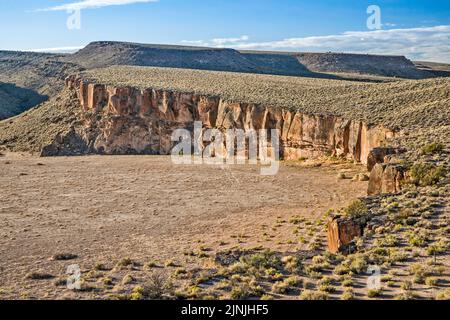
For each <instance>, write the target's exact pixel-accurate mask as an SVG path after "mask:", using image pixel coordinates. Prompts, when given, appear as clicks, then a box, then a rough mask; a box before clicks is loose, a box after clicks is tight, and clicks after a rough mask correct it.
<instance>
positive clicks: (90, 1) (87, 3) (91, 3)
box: [38, 0, 158, 11]
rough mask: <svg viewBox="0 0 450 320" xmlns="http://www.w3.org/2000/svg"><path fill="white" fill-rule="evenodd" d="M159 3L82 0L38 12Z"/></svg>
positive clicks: (135, 0)
mask: <svg viewBox="0 0 450 320" xmlns="http://www.w3.org/2000/svg"><path fill="white" fill-rule="evenodd" d="M157 1H158V0H81V1H77V2H71V3H66V4H62V5H59V6H54V7H50V8H45V9H39V10H38V11H74V10H83V9H97V8H102V7H108V6H121V5H127V4H133V3H147V2H157Z"/></svg>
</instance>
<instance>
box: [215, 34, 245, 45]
mask: <svg viewBox="0 0 450 320" xmlns="http://www.w3.org/2000/svg"><path fill="white" fill-rule="evenodd" d="M248 40H249V37H248V36H241V37H239V38H217V39H212V40H211V42H212V43H213V44H214V45H216V46H223V45H230V44H234V43H236V44H237V43H240V42H245V41H248Z"/></svg>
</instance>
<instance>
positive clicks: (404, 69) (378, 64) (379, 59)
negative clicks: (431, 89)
mask: <svg viewBox="0 0 450 320" xmlns="http://www.w3.org/2000/svg"><path fill="white" fill-rule="evenodd" d="M295 56H296V57H297V59H298V61H299V62H300V63H301V64H303V65H304V66H305V67H306V68H308V69H309V70H311V71H315V72H332V73H359V74H372V75H379V76H385V77H399V78H408V79H422V78H427V77H430V76H432V75H431V74H430V73H428V72H427V71H425V70H419V69H417V68H416V66H415V65H414V63H413V62H412V61H410V60H408V59H406V58H405V57H403V56H384V55H368V54H349V53H333V52H329V53H298V54H295Z"/></svg>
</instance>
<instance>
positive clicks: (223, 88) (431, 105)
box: [82, 66, 450, 129]
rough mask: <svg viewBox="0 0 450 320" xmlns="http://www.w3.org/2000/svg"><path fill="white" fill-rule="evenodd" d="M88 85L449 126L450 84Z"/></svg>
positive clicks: (247, 81) (133, 71)
mask: <svg viewBox="0 0 450 320" xmlns="http://www.w3.org/2000/svg"><path fill="white" fill-rule="evenodd" d="M82 77H84V78H85V79H86V80H88V81H89V82H95V83H99V84H106V85H112V86H115V87H120V86H131V87H138V88H141V89H147V88H154V89H165V90H172V91H178V92H185V93H197V94H204V95H210V96H220V97H221V98H224V99H227V100H229V101H237V102H244V103H257V104H264V105H267V106H274V107H283V108H287V109H293V110H299V111H301V112H306V113H310V114H324V115H326V114H328V115H337V116H343V117H345V118H348V119H355V120H362V121H364V122H366V123H368V124H383V125H386V126H387V127H389V128H392V129H399V128H400V129H401V128H413V127H427V126H441V125H444V124H448V123H450V108H449V107H448V106H449V105H450V79H449V78H434V79H426V80H401V81H393V82H389V83H361V82H352V81H339V80H331V79H313V78H301V77H285V76H273V75H257V74H242V73H232V72H216V71H200V70H187V69H169V68H153V67H131V66H116V67H109V68H103V69H95V70H90V71H86V72H84V73H83V74H82Z"/></svg>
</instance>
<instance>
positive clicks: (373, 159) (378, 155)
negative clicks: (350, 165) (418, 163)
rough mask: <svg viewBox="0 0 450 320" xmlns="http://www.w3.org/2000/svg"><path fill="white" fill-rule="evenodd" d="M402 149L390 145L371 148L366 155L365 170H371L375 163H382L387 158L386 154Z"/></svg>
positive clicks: (396, 152) (389, 154)
mask: <svg viewBox="0 0 450 320" xmlns="http://www.w3.org/2000/svg"><path fill="white" fill-rule="evenodd" d="M403 151H404V150H401V149H398V148H392V147H379V148H373V149H372V150H371V151H370V152H369V155H368V156H367V170H368V171H369V172H371V171H372V169H373V167H375V165H376V164H377V163H384V162H385V161H386V160H387V159H389V158H387V157H388V156H393V155H396V154H398V153H401V152H403Z"/></svg>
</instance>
